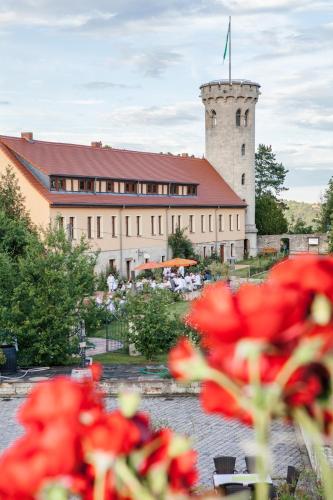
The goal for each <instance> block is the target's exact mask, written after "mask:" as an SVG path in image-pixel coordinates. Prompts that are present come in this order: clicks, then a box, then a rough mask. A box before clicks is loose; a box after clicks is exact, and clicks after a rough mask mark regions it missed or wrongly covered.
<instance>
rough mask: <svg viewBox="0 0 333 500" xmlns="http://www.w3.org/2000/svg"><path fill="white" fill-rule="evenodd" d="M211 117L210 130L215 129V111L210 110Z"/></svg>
mask: <svg viewBox="0 0 333 500" xmlns="http://www.w3.org/2000/svg"><path fill="white" fill-rule="evenodd" d="M211 116H212V122H211V123H212V128H215V127H216V123H217V119H216V111H215V110H214V109H212V111H211Z"/></svg>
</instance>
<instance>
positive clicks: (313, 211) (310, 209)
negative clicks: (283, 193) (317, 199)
mask: <svg viewBox="0 0 333 500" xmlns="http://www.w3.org/2000/svg"><path fill="white" fill-rule="evenodd" d="M283 203H284V204H285V205H286V207H287V210H286V211H285V217H286V219H287V221H288V225H289V227H290V225H293V224H294V222H295V221H297V219H301V220H303V221H304V223H305V225H306V226H313V229H314V230H315V231H317V225H318V217H319V215H320V209H321V205H320V204H319V203H305V202H304V201H295V200H283Z"/></svg>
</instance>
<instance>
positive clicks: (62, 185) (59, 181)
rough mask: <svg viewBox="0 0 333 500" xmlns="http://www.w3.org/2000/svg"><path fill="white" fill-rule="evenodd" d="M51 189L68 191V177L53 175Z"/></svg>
mask: <svg viewBox="0 0 333 500" xmlns="http://www.w3.org/2000/svg"><path fill="white" fill-rule="evenodd" d="M50 190H51V191H66V179H65V178H64V177H51V179H50Z"/></svg>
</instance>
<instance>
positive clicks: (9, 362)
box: [0, 345, 17, 374]
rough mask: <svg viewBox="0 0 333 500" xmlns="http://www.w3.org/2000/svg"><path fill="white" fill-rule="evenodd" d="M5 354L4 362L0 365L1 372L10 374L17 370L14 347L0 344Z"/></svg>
mask: <svg viewBox="0 0 333 500" xmlns="http://www.w3.org/2000/svg"><path fill="white" fill-rule="evenodd" d="M0 349H2V351H3V353H4V355H5V356H6V363H5V364H4V365H2V366H1V367H0V370H1V373H4V374H11V373H16V372H17V353H16V348H15V347H14V346H12V345H2V346H0Z"/></svg>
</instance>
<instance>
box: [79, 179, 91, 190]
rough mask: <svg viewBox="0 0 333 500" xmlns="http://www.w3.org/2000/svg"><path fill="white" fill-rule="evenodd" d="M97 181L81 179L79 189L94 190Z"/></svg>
mask: <svg viewBox="0 0 333 500" xmlns="http://www.w3.org/2000/svg"><path fill="white" fill-rule="evenodd" d="M94 190H95V181H94V179H79V191H90V192H94Z"/></svg>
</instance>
